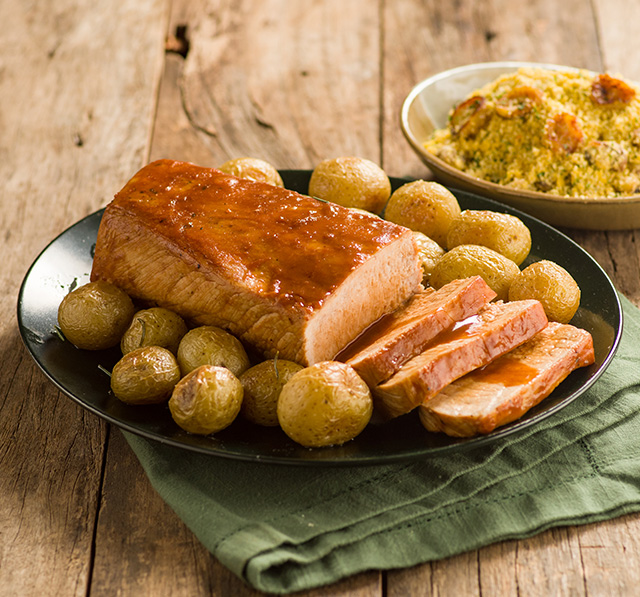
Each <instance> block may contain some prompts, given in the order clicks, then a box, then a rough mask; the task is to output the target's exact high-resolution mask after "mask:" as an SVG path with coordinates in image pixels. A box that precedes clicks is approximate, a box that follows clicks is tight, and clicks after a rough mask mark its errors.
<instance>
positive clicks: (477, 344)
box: [373, 300, 548, 417]
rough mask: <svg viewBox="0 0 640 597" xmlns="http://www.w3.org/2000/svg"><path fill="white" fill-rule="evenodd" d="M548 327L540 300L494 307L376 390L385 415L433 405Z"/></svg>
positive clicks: (461, 325) (446, 336) (439, 339)
mask: <svg viewBox="0 0 640 597" xmlns="http://www.w3.org/2000/svg"><path fill="white" fill-rule="evenodd" d="M547 323H548V320H547V317H546V315H545V313H544V309H543V308H542V304H541V303H540V302H539V301H536V300H525V301H511V302H509V303H501V302H499V303H491V304H490V305H488V306H487V307H485V308H484V309H482V310H481V311H480V312H479V313H478V315H473V316H471V317H469V318H467V319H466V320H463V321H461V322H459V323H458V324H457V325H456V326H455V327H454V328H453V329H452V330H450V331H447V332H444V333H443V334H441V335H440V336H438V337H437V338H436V339H435V340H434V342H433V343H432V344H430V345H429V346H428V347H427V349H426V350H425V351H424V352H422V353H420V354H419V355H418V356H416V357H414V358H413V359H411V360H410V361H409V362H407V363H406V364H405V365H404V366H403V367H401V368H400V370H399V371H398V372H397V373H396V374H395V375H393V376H392V377H391V378H390V379H389V380H387V381H385V382H384V383H382V384H380V385H378V386H376V387H375V388H374V389H373V395H374V399H375V401H376V406H377V408H378V410H379V412H381V413H382V414H383V415H384V416H387V417H397V416H399V415H401V414H404V413H406V412H409V411H410V410H413V409H414V408H415V407H416V406H419V405H420V404H425V403H427V402H428V401H429V400H430V399H432V398H433V397H434V396H435V395H436V394H437V393H438V392H439V391H440V390H442V388H444V387H445V386H447V385H448V384H450V383H451V382H452V381H454V380H456V379H458V378H459V377H462V376H463V375H466V374H467V373H469V372H470V371H473V370H474V369H477V368H478V367H482V366H484V365H486V364H487V363H490V362H491V361H492V360H493V359H496V358H498V357H499V356H501V355H503V354H505V353H507V352H508V351H509V350H511V349H513V348H515V347H516V346H519V345H520V344H523V343H524V342H526V341H527V340H529V339H530V338H531V337H533V336H534V335H535V334H536V333H537V332H539V331H540V330H541V329H543V328H544V327H545V326H546V325H547Z"/></svg>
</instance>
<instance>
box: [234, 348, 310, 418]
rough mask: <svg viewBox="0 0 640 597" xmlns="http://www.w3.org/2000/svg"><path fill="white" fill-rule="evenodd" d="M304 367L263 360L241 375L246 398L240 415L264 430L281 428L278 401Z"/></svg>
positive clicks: (289, 362) (282, 361)
mask: <svg viewBox="0 0 640 597" xmlns="http://www.w3.org/2000/svg"><path fill="white" fill-rule="evenodd" d="M301 369H302V365H298V363H294V362H293V361H286V360H282V359H277V360H273V359H272V360H269V361H263V362H262V363H258V364H257V365H254V366H253V367H251V368H250V369H247V370H246V371H245V372H244V373H243V374H242V375H241V376H240V378H239V379H240V383H241V384H242V387H243V388H244V398H243V400H242V408H241V409H240V412H241V413H242V416H243V417H244V418H245V419H248V420H249V421H251V422H253V423H256V424H257V425H262V426H264V427H277V425H278V412H277V406H278V398H279V397H280V392H281V391H282V388H283V387H284V385H285V384H286V383H287V382H288V381H289V380H290V379H291V378H292V377H293V375H294V374H295V373H297V372H298V371H300V370H301Z"/></svg>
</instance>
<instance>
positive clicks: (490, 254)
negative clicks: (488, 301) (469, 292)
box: [429, 245, 520, 301]
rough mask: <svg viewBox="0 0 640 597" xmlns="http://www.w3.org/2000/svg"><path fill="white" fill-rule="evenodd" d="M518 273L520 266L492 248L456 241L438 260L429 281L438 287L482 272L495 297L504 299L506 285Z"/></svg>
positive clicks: (506, 292) (481, 274)
mask: <svg viewBox="0 0 640 597" xmlns="http://www.w3.org/2000/svg"><path fill="white" fill-rule="evenodd" d="M519 273H520V269H519V268H518V266H517V265H516V264H515V263H514V262H513V261H511V259H507V258H506V257H505V256H504V255H501V254H500V253H498V252H497V251H494V250H493V249H489V248H488V247H483V246H480V245H458V246H457V247H454V248H453V249H451V251H448V252H447V253H445V254H444V255H443V256H442V257H441V258H440V259H439V260H438V262H437V263H436V264H435V266H434V268H433V271H432V272H431V277H430V278H429V283H430V284H431V286H433V287H434V288H436V289H437V288H442V286H444V285H445V284H448V283H449V282H452V281H453V280H461V279H463V278H469V277H471V276H481V277H482V279H483V280H484V281H485V282H486V283H487V284H488V285H489V286H490V288H491V289H492V290H493V291H494V292H495V293H496V294H497V297H496V299H497V300H505V301H506V300H507V299H508V297H509V287H510V286H511V283H512V282H513V280H514V279H515V277H516V276H517V275H518V274H519Z"/></svg>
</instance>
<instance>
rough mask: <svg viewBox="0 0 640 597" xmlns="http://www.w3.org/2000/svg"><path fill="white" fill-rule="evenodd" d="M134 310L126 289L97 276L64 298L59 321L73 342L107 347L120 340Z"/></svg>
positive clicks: (92, 347)
mask: <svg viewBox="0 0 640 597" xmlns="http://www.w3.org/2000/svg"><path fill="white" fill-rule="evenodd" d="M134 312H135V309H134V306H133V303H132V302H131V299H130V298H129V296H128V295H127V294H126V293H125V292H123V291H122V290H120V289H119V288H117V287H116V286H114V285H113V284H110V283H108V282H103V281H102V280H98V281H96V282H89V283H88V284H85V285H84V286H80V287H79V288H76V289H75V290H73V291H71V292H70V293H69V294H67V295H66V296H65V297H64V298H63V299H62V302H61V303H60V306H59V307H58V324H59V326H60V329H61V330H62V333H63V334H64V335H65V337H66V338H67V340H69V342H71V343H72V344H73V345H74V346H77V347H78V348H83V349H85V350H104V349H105V348H111V347H112V346H115V345H116V344H118V342H120V338H121V337H122V334H124V332H125V330H126V329H127V327H128V325H129V323H130V322H131V318H132V317H133V314H134Z"/></svg>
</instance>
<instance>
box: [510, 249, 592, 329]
mask: <svg viewBox="0 0 640 597" xmlns="http://www.w3.org/2000/svg"><path fill="white" fill-rule="evenodd" d="M522 299H537V300H539V301H540V302H541V303H542V306H543V307H544V310H545V313H546V314H547V318H548V319H549V320H550V321H557V322H559V323H569V321H571V318H572V317H573V316H574V315H575V313H576V311H577V310H578V307H579V306H580V288H579V286H578V284H577V283H576V281H575V280H574V279H573V277H572V276H571V274H570V273H569V272H568V271H567V270H565V269H564V268H563V267H561V266H559V265H558V264H557V263H554V262H553V261H548V260H546V259H543V260H542V261H537V262H536V263H532V264H531V265H529V266H527V267H525V268H524V269H523V270H522V271H521V272H520V274H518V275H517V276H516V278H515V279H514V280H513V282H512V283H511V287H510V288H509V300H512V301H517V300H522Z"/></svg>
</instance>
